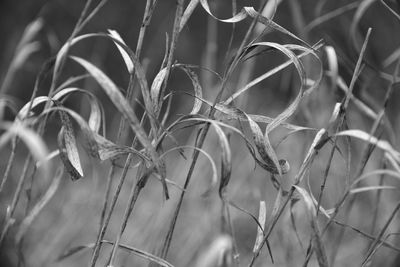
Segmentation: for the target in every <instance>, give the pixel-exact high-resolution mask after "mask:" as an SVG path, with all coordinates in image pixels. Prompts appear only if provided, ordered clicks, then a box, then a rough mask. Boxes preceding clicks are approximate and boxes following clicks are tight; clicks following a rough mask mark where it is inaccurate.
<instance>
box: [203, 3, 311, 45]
mask: <svg viewBox="0 0 400 267" xmlns="http://www.w3.org/2000/svg"><path fill="white" fill-rule="evenodd" d="M200 3H201V5H202V7H203V9H204V10H205V11H206V12H207V13H208V14H209V15H210V16H212V17H213V18H214V19H216V20H218V21H221V22H225V23H237V22H240V21H242V20H244V19H245V18H247V17H251V18H253V19H255V20H257V21H258V22H260V23H262V24H264V25H265V26H267V27H270V28H272V29H274V30H277V31H279V32H282V33H284V34H286V35H288V36H290V37H292V38H294V39H296V40H298V41H300V42H302V43H304V44H306V45H307V46H309V45H308V44H307V43H306V42H305V41H303V40H302V39H300V38H299V37H297V36H296V35H294V34H293V33H291V32H290V31H288V30H286V29H285V28H283V27H282V26H280V25H279V24H277V23H275V22H274V21H272V20H271V19H270V18H267V17H264V16H263V15H262V14H260V13H258V12H257V11H256V10H254V8H253V7H248V6H247V7H243V8H242V10H241V11H240V12H239V13H237V14H236V15H234V16H233V17H231V18H228V19H219V18H217V17H216V16H215V15H213V13H212V12H211V10H210V6H209V5H208V1H207V0H200ZM271 15H272V14H271Z"/></svg>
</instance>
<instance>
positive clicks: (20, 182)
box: [0, 0, 107, 244]
mask: <svg viewBox="0 0 400 267" xmlns="http://www.w3.org/2000/svg"><path fill="white" fill-rule="evenodd" d="M106 1H107V0H105V1H103V2H106ZM91 2H92V0H88V1H87V2H86V5H85V7H84V9H83V11H82V13H81V15H80V17H79V19H78V22H77V23H76V25H75V28H74V30H73V32H72V34H71V36H70V37H69V39H68V43H71V41H72V39H73V38H74V37H75V36H76V35H77V34H78V33H79V31H80V30H81V29H82V28H80V26H81V22H82V21H83V19H84V16H85V15H86V13H87V11H88V8H89V6H90V3H91ZM97 11H98V9H96V12H97ZM94 14H95V13H93V12H92V14H91V15H92V16H94ZM66 54H67V53H66ZM66 54H65V57H66ZM65 57H64V58H63V60H62V62H61V64H60V66H59V68H58V69H55V70H54V72H53V77H52V81H51V86H50V90H49V93H48V96H49V98H50V97H51V96H52V95H53V92H54V90H55V88H56V84H57V82H58V80H59V77H60V74H61V71H62V69H63V68H64V61H65ZM50 62H51V61H50ZM45 66H46V65H45ZM37 88H38V86H37V87H36V86H35V89H37ZM34 95H36V92H35V91H34V92H33V94H32V97H33V96H34ZM50 105H51V100H50V99H49V100H48V101H47V102H46V104H45V110H46V109H47V108H49V107H50ZM31 107H32V102H31V103H30V108H29V110H30V109H31ZM47 120H48V114H46V116H45V119H44V120H43V121H42V122H41V124H40V125H39V126H38V130H37V132H38V134H39V135H42V134H43V132H44V129H45V126H46V124H47ZM31 163H32V156H31V155H28V156H27V158H26V160H25V164H24V167H23V171H22V174H21V176H20V178H19V180H18V184H17V188H16V190H15V193H14V196H13V200H12V204H11V206H10V218H12V216H13V215H14V212H15V208H16V206H17V204H18V201H19V198H20V195H21V192H22V188H23V185H24V183H25V180H26V177H27V176H26V175H27V170H28V168H29V166H30V165H31ZM35 172H36V167H35V166H34V169H33V173H32V175H33V176H34V175H35ZM10 226H11V224H10V223H9V222H6V224H5V226H4V228H3V230H2V233H1V236H0V244H1V243H2V241H3V239H4V237H5V236H6V234H7V232H8V229H9V227H10Z"/></svg>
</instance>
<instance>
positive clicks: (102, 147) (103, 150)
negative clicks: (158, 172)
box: [93, 134, 150, 161]
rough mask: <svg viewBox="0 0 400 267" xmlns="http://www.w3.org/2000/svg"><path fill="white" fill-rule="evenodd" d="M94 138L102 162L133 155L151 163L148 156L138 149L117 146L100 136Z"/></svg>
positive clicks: (96, 135)
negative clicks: (124, 155)
mask: <svg viewBox="0 0 400 267" xmlns="http://www.w3.org/2000/svg"><path fill="white" fill-rule="evenodd" d="M93 136H94V139H95V140H96V143H97V147H98V153H99V157H100V159H101V160H107V159H114V158H116V157H118V156H120V155H123V154H129V153H131V154H135V155H137V156H139V157H141V158H142V159H143V160H145V161H150V159H149V158H148V157H147V156H146V155H144V154H143V153H141V152H140V151H137V150H136V149H133V148H131V147H128V146H119V145H116V144H115V143H113V142H111V141H110V140H108V139H106V138H104V137H103V136H101V135H98V134H94V135H93Z"/></svg>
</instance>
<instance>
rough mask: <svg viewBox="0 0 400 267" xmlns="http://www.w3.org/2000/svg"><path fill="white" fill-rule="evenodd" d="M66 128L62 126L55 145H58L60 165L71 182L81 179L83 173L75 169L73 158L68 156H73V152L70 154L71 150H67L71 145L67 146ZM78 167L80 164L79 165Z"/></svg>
mask: <svg viewBox="0 0 400 267" xmlns="http://www.w3.org/2000/svg"><path fill="white" fill-rule="evenodd" d="M65 132H66V127H65V126H62V127H61V130H60V132H59V133H58V138H57V143H58V149H59V151H60V158H61V161H62V163H63V164H64V167H65V169H66V170H67V172H68V174H69V176H70V177H71V179H72V180H73V181H75V180H79V179H80V178H82V177H83V171H82V169H81V168H80V169H78V168H77V167H75V166H74V158H72V159H71V158H70V155H71V154H73V153H74V152H71V150H68V149H70V148H71V145H67V144H66V143H67V141H66V140H68V139H67V137H66V135H67V134H66V133H65ZM79 166H80V163H79Z"/></svg>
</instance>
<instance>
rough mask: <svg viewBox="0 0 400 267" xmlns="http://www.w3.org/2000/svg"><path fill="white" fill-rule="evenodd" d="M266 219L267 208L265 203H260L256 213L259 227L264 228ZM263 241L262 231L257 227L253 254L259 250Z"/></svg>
mask: <svg viewBox="0 0 400 267" xmlns="http://www.w3.org/2000/svg"><path fill="white" fill-rule="evenodd" d="M266 219H267V206H266V204H265V201H260V209H259V211H258V221H259V223H260V224H261V226H263V227H264V226H265V221H266ZM263 239H264V229H263V228H261V227H260V226H258V227H257V238H256V241H255V243H254V248H253V253H255V252H256V251H257V250H258V249H259V247H260V246H261V243H262V241H263Z"/></svg>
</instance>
